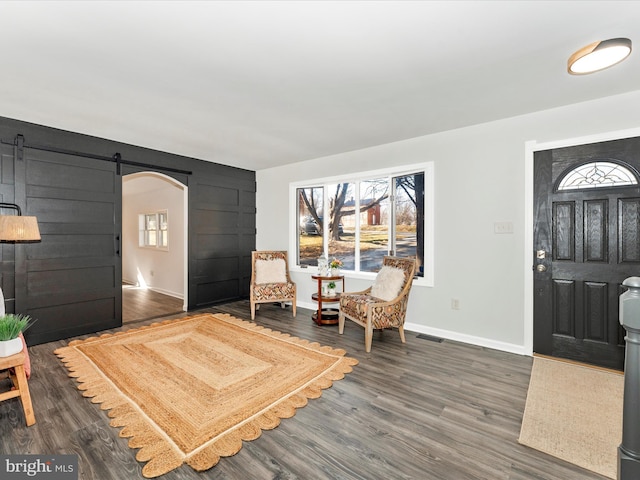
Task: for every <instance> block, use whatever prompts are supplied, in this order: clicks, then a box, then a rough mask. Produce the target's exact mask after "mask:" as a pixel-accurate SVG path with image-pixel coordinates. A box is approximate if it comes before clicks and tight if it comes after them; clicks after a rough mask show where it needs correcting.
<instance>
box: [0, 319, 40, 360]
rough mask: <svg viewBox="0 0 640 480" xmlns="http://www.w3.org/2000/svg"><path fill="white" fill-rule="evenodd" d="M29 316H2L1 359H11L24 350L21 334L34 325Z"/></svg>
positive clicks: (0, 323)
mask: <svg viewBox="0 0 640 480" xmlns="http://www.w3.org/2000/svg"><path fill="white" fill-rule="evenodd" d="M33 322H34V320H32V319H31V317H30V316H29V315H21V314H14V313H6V314H4V315H0V357H10V356H11V355H15V354H16V353H18V352H20V351H21V350H22V340H21V339H20V334H21V333H22V332H24V331H25V330H26V329H27V328H29V327H30V326H31V325H33Z"/></svg>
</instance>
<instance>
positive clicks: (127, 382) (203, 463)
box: [55, 314, 358, 478]
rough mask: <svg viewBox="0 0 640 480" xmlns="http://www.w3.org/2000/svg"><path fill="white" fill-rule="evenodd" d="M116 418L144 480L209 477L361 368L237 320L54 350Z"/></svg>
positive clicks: (202, 318)
mask: <svg viewBox="0 0 640 480" xmlns="http://www.w3.org/2000/svg"><path fill="white" fill-rule="evenodd" d="M55 353H56V355H58V357H60V358H61V359H62V361H63V362H64V364H65V365H66V367H67V368H68V369H69V372H70V373H69V376H71V377H75V378H77V381H78V382H79V385H78V388H79V389H80V390H82V391H83V392H84V393H83V395H84V396H85V397H90V398H91V399H92V400H91V401H92V402H93V403H99V404H100V406H101V408H102V409H103V410H108V411H109V412H108V415H109V417H111V418H112V420H111V425H112V426H113V427H122V430H121V431H120V436H121V437H126V438H129V447H131V448H138V449H140V450H139V451H138V452H137V455H136V459H137V460H138V461H140V462H147V463H146V465H145V466H144V468H143V469H142V474H143V475H144V476H145V477H147V478H151V477H156V476H159V475H162V474H164V473H167V472H169V471H171V470H173V469H175V468H177V467H179V466H180V465H182V464H183V463H187V464H188V465H190V466H191V467H193V468H194V469H195V470H197V471H202V470H207V469H209V468H211V467H213V466H214V465H216V464H217V463H218V461H219V460H220V457H225V456H231V455H234V454H236V453H237V452H238V451H239V450H240V449H241V448H242V441H243V440H244V441H249V440H254V439H256V438H258V437H259V436H260V435H261V433H262V430H269V429H272V428H275V427H277V426H278V424H279V423H280V419H281V418H289V417H292V416H294V415H295V412H296V409H297V408H300V407H303V406H305V405H306V404H307V399H308V398H318V397H320V395H322V389H325V388H329V387H331V385H332V384H333V382H334V381H336V380H340V379H342V378H344V375H345V374H346V373H349V372H351V371H352V366H353V365H356V364H357V363H358V361H357V360H355V359H353V358H349V357H346V356H345V354H346V352H345V351H344V350H336V349H333V348H330V347H326V346H321V345H320V344H318V343H310V342H308V341H307V340H301V339H299V338H295V337H291V336H289V335H288V334H283V333H280V332H276V331H272V330H269V329H266V328H263V327H260V326H258V325H256V324H254V323H250V322H246V321H243V320H240V319H237V318H234V317H231V316H230V315H222V314H217V315H212V314H205V315H197V316H194V317H187V318H184V319H179V320H169V321H166V322H161V323H157V324H153V325H150V326H147V327H142V328H139V329H136V330H129V331H126V332H119V333H116V334H113V335H104V336H101V337H93V338H89V339H87V340H80V341H73V342H71V343H69V345H68V346H67V347H63V348H60V349H58V350H56V351H55Z"/></svg>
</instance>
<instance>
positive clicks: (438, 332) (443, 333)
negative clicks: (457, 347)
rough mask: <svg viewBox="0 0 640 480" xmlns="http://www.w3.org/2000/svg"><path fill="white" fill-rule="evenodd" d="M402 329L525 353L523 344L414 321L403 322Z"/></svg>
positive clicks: (504, 350)
mask: <svg viewBox="0 0 640 480" xmlns="http://www.w3.org/2000/svg"><path fill="white" fill-rule="evenodd" d="M404 329H405V330H407V331H410V332H417V333H424V334H426V335H431V336H432V337H439V338H444V339H447V340H453V341H455V342H461V343H469V344H471V345H476V346H478V347H486V348H492V349H494V350H501V351H503V352H509V353H516V354H518V355H527V352H526V350H525V348H524V345H516V344H514V343H506V342H500V341H498V340H492V339H490V338H485V337H476V336H474V335H467V334H465V333H459V332H452V331H450V330H443V329H440V328H433V327H427V326H424V325H418V324H415V323H405V325H404Z"/></svg>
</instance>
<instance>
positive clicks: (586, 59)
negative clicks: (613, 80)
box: [567, 38, 631, 75]
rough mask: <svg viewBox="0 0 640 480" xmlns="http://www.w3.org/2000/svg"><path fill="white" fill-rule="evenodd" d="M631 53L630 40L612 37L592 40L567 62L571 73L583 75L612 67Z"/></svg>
mask: <svg viewBox="0 0 640 480" xmlns="http://www.w3.org/2000/svg"><path fill="white" fill-rule="evenodd" d="M630 54H631V40H629V39H628V38H612V39H610V40H603V41H601V42H594V43H591V44H589V45H587V46H586V47H583V48H581V49H580V50H578V51H577V52H575V53H574V54H573V55H571V57H569V61H568V62H567V70H568V72H569V73H570V74H572V75H585V74H587V73H593V72H597V71H599V70H604V69H605V68H609V67H612V66H613V65H615V64H617V63H620V62H621V61H622V60H624V59H625V58H627V57H628V56H629V55H630Z"/></svg>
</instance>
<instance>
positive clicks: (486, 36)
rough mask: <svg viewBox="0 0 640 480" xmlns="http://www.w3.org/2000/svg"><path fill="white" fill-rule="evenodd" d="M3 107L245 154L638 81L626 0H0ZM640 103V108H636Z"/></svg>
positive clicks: (540, 105)
mask: <svg viewBox="0 0 640 480" xmlns="http://www.w3.org/2000/svg"><path fill="white" fill-rule="evenodd" d="M0 18H1V19H2V22H1V27H0V58H2V68H1V70H0V116H4V117H9V118H14V119H19V120H25V121H28V122H33V123H38V124H42V125H47V126H52V127H57V128H62V129H65V130H71V131H75V132H81V133H85V134H89V135H95V136H99V137H103V138H108V139H112V140H117V141H121V142H125V143H131V144H134V145H140V146H143V147H148V148H153V149H157V150H163V151H167V152H171V153H177V154H181V155H186V156H192V157H197V158H202V159H204V160H209V161H214V162H219V163H224V164H227V165H233V166H237V167H241V168H246V169H250V170H260V169H264V168H269V167H272V166H277V165H283V164H287V163H292V162H298V161H303V160H307V159H311V158H317V157H321V156H325V155H330V154H335V153H340V152H345V151H350V150H356V149H360V148H364V147H368V146H374V145H379V144H384V143H389V142H393V141H397V140H403V139H407V138H411V137H416V136H421V135H425V134H429V133H434V132H439V131H444V130H450V129H454V128H457V127H463V126H467V125H472V124H476V123H482V122H487V121H491V120H496V119H500V118H506V117H511V116H515V115H520V114H524V113H528V112H532V111H538V110H546V109H549V108H554V107H559V106H562V105H567V104H571V103H577V102H582V101H587V100H591V99H595V98H600V97H606V96H610V95H616V94H620V93H624V92H628V91H632V90H638V89H640V53H638V52H634V53H632V55H631V57H630V58H629V59H627V60H626V61H625V62H623V63H622V64H620V65H617V66H615V67H613V68H611V69H608V70H605V71H603V72H600V73H596V74H592V75H586V76H579V77H575V76H570V75H568V74H567V73H566V61H567V58H568V57H569V56H570V55H571V53H573V52H574V51H575V50H577V49H579V48H580V47H582V46H584V45H586V44H588V43H591V42H594V41H596V40H604V39H607V38H613V37H628V38H631V39H632V41H633V42H634V44H635V47H636V48H638V47H640V2H636V1H622V2H618V1H574V2H571V1H422V2H421V1H411V2H403V1H390V2H386V1H372V2H369V1H354V2H351V1H320V2H314V1H283V2H274V1H257V2H241V1H233V2H227V1H208V2H207V1H198V2H187V1H179V2H173V1H141V2H133V1H127V2H124V1H108V2H99V1H85V2H80V1H71V2H60V1H42V2H35V1H23V2H11V1H6V0H5V1H2V2H0ZM639 115H640V113H639Z"/></svg>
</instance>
